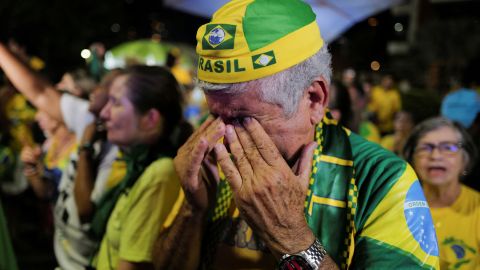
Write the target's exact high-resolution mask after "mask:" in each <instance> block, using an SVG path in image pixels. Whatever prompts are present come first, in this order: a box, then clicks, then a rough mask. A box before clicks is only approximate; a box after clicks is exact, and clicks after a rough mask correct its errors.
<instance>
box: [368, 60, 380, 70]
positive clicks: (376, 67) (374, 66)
mask: <svg viewBox="0 0 480 270" xmlns="http://www.w3.org/2000/svg"><path fill="white" fill-rule="evenodd" d="M370 68H371V69H372V70H373V71H378V70H380V63H379V62H378V61H372V62H371V63H370Z"/></svg>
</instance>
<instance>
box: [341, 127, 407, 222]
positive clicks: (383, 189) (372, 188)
mask: <svg viewBox="0 0 480 270" xmlns="http://www.w3.org/2000/svg"><path fill="white" fill-rule="evenodd" d="M350 139H351V142H352V144H355V146H356V147H354V148H353V155H354V159H355V160H363V162H361V163H357V164H355V169H356V171H357V172H358V173H357V174H356V180H357V183H358V190H359V195H358V196H359V197H361V198H370V200H368V201H367V200H361V201H360V202H359V203H358V206H357V210H356V211H357V215H356V216H357V218H356V219H355V227H356V228H363V226H364V224H365V222H366V221H367V220H368V218H369V217H370V214H371V213H372V212H373V211H374V210H375V208H376V207H377V205H378V204H379V203H380V202H381V201H382V200H383V198H384V197H385V195H387V193H388V192H389V191H390V189H391V188H392V187H393V185H395V184H396V183H397V181H398V179H399V178H400V176H401V175H402V174H403V172H404V171H405V168H406V166H407V163H406V162H404V161H403V160H401V159H399V158H398V156H396V155H395V154H393V153H392V152H390V151H385V149H383V148H382V147H381V146H379V145H378V144H373V143H369V142H367V141H366V140H364V139H363V138H361V137H360V136H359V135H356V134H352V135H351V136H350ZM373 166H375V170H371V169H370V168H372V167H373ZM371 179H375V181H371Z"/></svg>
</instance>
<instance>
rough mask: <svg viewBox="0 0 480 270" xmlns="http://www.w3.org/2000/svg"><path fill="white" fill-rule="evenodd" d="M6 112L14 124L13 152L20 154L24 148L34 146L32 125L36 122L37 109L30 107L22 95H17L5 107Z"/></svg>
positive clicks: (12, 133)
mask: <svg viewBox="0 0 480 270" xmlns="http://www.w3.org/2000/svg"><path fill="white" fill-rule="evenodd" d="M5 111H6V113H7V118H8V119H9V120H10V122H12V123H13V125H12V128H11V130H10V134H11V135H12V138H13V142H12V145H11V147H12V149H13V151H15V152H20V150H21V149H22V148H23V146H26V145H33V136H32V132H31V130H30V124H31V123H33V122H34V121H35V109H33V108H32V107H31V106H30V105H28V103H27V100H26V99H25V98H24V97H23V96H22V95H20V94H15V95H13V97H12V98H11V99H10V100H9V101H8V103H7V104H6V105H5Z"/></svg>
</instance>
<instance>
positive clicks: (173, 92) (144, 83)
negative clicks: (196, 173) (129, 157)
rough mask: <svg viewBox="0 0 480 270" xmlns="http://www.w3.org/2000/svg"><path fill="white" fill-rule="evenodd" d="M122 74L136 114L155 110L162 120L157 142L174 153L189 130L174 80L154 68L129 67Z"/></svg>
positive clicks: (171, 76) (165, 71)
mask: <svg viewBox="0 0 480 270" xmlns="http://www.w3.org/2000/svg"><path fill="white" fill-rule="evenodd" d="M122 73H123V74H125V75H127V80H126V82H125V84H126V87H127V89H128V93H127V96H128V98H129V100H130V101H131V102H132V104H133V106H134V107H135V110H136V112H137V113H139V114H144V113H146V112H147V111H149V110H150V109H156V110H158V112H159V113H160V114H161V115H162V117H163V127H162V134H161V138H160V140H162V141H163V142H168V143H169V144H170V146H172V147H173V148H172V150H176V149H177V148H178V147H179V146H181V145H182V144H183V143H184V142H185V141H186V139H187V138H188V136H190V134H191V133H192V131H193V129H192V127H191V126H190V125H189V124H188V123H187V122H185V121H184V120H183V110H182V105H183V95H182V92H181V89H180V85H179V84H178V82H177V81H176V79H175V77H173V75H172V74H171V73H170V72H169V71H168V70H167V69H165V68H163V67H158V66H131V67H128V68H127V69H125V70H124V71H123V72H122Z"/></svg>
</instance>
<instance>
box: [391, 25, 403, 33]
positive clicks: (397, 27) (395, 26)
mask: <svg viewBox="0 0 480 270" xmlns="http://www.w3.org/2000/svg"><path fill="white" fill-rule="evenodd" d="M393 28H394V29H395V31H397V32H402V31H403V24H401V23H396V24H395V25H394V26H393Z"/></svg>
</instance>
